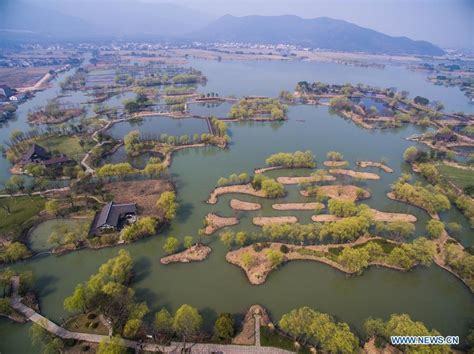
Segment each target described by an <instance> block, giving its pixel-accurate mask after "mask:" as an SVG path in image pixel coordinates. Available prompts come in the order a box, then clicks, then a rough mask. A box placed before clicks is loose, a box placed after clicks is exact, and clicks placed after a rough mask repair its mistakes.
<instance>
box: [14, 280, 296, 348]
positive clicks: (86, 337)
mask: <svg viewBox="0 0 474 354" xmlns="http://www.w3.org/2000/svg"><path fill="white" fill-rule="evenodd" d="M11 282H12V290H13V295H12V301H11V306H12V307H13V308H14V309H15V310H16V311H18V312H20V313H22V314H23V315H24V316H25V317H26V318H27V319H28V320H29V321H31V322H34V323H36V324H38V325H39V326H41V327H43V328H44V329H46V330H47V331H48V332H50V333H52V334H54V335H56V336H58V337H60V338H63V339H76V340H79V341H84V342H89V343H100V342H103V341H108V340H110V337H109V336H105V335H100V334H90V333H79V332H71V331H68V330H67V329H65V328H63V327H61V326H59V325H57V324H56V323H54V322H52V321H50V320H49V319H47V318H46V317H44V316H42V315H40V314H39V313H37V312H36V311H35V310H33V309H32V308H30V307H28V306H26V305H25V304H23V303H22V302H21V300H22V298H21V297H20V296H19V295H18V289H19V285H20V278H19V277H18V276H14V277H12V279H11ZM257 327H258V328H257ZM257 329H258V330H257ZM255 331H256V338H255V343H256V346H250V345H249V346H244V345H227V344H208V343H186V348H188V349H190V352H191V353H203V354H204V353H218V352H221V353H230V354H233V353H235V354H238V353H256V354H280V353H281V354H287V353H292V352H290V351H287V350H283V349H279V348H273V347H261V346H260V318H259V316H258V317H257V316H256V317H255ZM122 344H123V345H124V346H126V347H128V348H132V349H135V351H137V352H139V351H140V350H141V351H147V352H164V353H181V352H182V349H183V344H182V343H178V342H171V345H169V346H162V345H158V344H154V343H141V342H137V341H133V340H128V339H122Z"/></svg>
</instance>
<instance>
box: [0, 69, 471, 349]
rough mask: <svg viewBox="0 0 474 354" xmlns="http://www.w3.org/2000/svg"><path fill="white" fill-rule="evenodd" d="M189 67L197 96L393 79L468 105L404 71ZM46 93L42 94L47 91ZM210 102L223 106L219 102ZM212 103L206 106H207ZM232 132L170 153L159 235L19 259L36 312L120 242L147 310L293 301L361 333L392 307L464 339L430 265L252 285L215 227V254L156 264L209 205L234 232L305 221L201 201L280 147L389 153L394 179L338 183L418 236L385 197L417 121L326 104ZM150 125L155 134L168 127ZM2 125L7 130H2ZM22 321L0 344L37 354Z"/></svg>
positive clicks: (55, 309)
mask: <svg viewBox="0 0 474 354" xmlns="http://www.w3.org/2000/svg"><path fill="white" fill-rule="evenodd" d="M191 64H192V65H193V66H195V67H197V68H198V69H200V70H203V73H204V74H205V75H206V76H207V77H208V79H209V81H208V83H207V86H206V87H203V88H201V90H202V92H210V91H214V92H218V93H219V94H220V95H221V96H223V95H228V94H236V95H239V96H240V95H247V94H256V95H272V96H274V95H276V94H278V92H279V91H280V90H281V89H291V88H293V87H294V84H295V83H296V82H297V81H299V80H302V79H306V80H320V81H327V82H330V83H340V82H348V81H351V82H364V83H368V84H372V85H377V86H381V87H386V86H397V87H398V88H399V89H405V90H408V91H411V93H412V94H422V95H424V96H427V97H429V98H430V99H439V98H440V97H439V98H438V96H441V95H444V100H443V101H444V102H445V104H446V106H447V107H449V109H453V110H463V109H464V110H466V111H467V109H466V108H469V107H468V106H467V104H466V99H465V97H464V96H463V95H462V93H460V92H458V91H457V90H456V89H451V88H444V87H436V86H431V85H430V84H429V83H427V82H425V81H424V78H423V77H422V76H420V75H419V74H417V73H413V72H408V71H405V70H403V69H401V68H390V67H388V68H386V69H385V70H377V69H370V68H369V69H363V68H357V67H347V66H339V65H333V64H315V63H303V62H295V63H280V62H221V63H218V62H213V61H192V62H191ZM390 79H393V80H392V81H390ZM47 92H48V91H46V92H45V93H43V94H44V95H47ZM442 93H443V94H442ZM37 98H38V97H37ZM206 109H207V108H206ZM215 109H217V110H219V109H220V107H217V108H215ZM210 110H211V113H212V108H211V109H210ZM221 113H223V112H219V115H220V114H221ZM162 121H163V118H162V117H156V118H155V117H153V118H150V119H149V120H147V122H148V123H147V124H149V127H150V129H152V127H158V126H159V125H160V124H161V123H160V122H162ZM18 124H19V123H18ZM127 124H129V123H127ZM173 124H175V123H174V121H173ZM123 126H124V127H126V128H120V127H119V126H117V127H119V128H117V130H116V131H115V134H117V136H118V135H119V134H125V133H126V132H128V131H129V130H131V129H136V128H135V127H133V128H132V127H130V124H129V127H127V125H126V124H124V125H123ZM172 128H173V126H171V129H172ZM229 128H230V135H231V144H230V146H229V148H228V149H225V150H222V149H218V148H215V147H209V148H201V149H194V150H183V151H180V152H178V153H177V154H176V155H174V158H173V164H172V166H171V168H170V172H171V175H172V178H173V180H174V182H175V183H176V187H177V191H178V199H179V203H180V208H179V212H178V216H177V219H176V220H175V221H174V222H173V223H172V224H171V225H170V227H169V228H168V229H166V230H164V232H162V233H160V234H159V235H157V236H154V237H150V238H148V239H145V240H141V241H139V242H136V243H134V244H131V245H127V246H121V247H115V248H107V249H102V250H96V251H92V250H82V251H78V252H74V253H70V254H67V255H64V256H61V257H54V256H44V257H38V258H34V259H31V260H29V261H27V262H24V263H20V264H16V265H15V266H14V267H13V268H17V269H31V270H33V271H34V274H35V277H36V281H35V287H36V291H37V292H38V295H39V297H40V300H41V310H42V313H44V314H45V315H46V316H47V317H49V318H51V319H52V320H55V321H61V319H62V318H66V317H67V316H68V313H66V312H65V311H64V310H63V308H62V303H63V301H64V298H65V297H67V296H68V295H70V294H71V293H72V291H73V290H74V287H75V286H76V285H77V284H78V283H79V282H82V281H85V280H87V279H88V278H89V276H90V275H91V274H93V273H95V272H96V271H97V269H98V267H99V266H100V265H101V264H102V263H104V262H105V261H107V260H108V259H109V258H110V257H113V256H115V255H116V254H117V252H118V250H119V249H120V248H125V249H127V250H128V251H129V252H130V253H131V255H132V257H133V259H134V262H135V271H136V277H135V281H134V283H133V287H134V289H135V290H136V294H137V297H138V299H139V300H143V301H147V303H148V306H149V307H150V309H151V310H152V312H154V311H157V310H158V309H159V308H160V307H162V306H167V307H168V309H169V310H172V311H174V310H176V309H177V308H178V307H179V306H180V305H181V304H183V303H188V304H190V305H192V306H195V307H197V308H199V309H200V310H201V311H202V313H203V315H204V318H205V321H206V324H207V325H208V326H210V324H211V323H212V321H213V320H214V319H215V317H216V316H217V314H218V313H220V312H230V313H235V314H241V313H243V312H244V311H245V310H246V308H247V307H248V306H250V305H252V304H255V303H259V304H261V305H263V306H265V307H266V308H267V309H268V310H269V312H270V314H271V315H272V317H273V318H274V319H275V320H278V319H279V317H280V316H281V315H282V314H283V313H285V312H287V311H289V310H291V309H293V308H296V307H298V306H303V305H307V306H311V307H314V308H315V309H318V310H320V311H323V312H327V313H330V314H332V315H334V316H336V317H337V318H338V319H339V320H342V321H346V322H348V323H349V324H350V325H351V326H352V327H353V328H354V329H355V330H356V331H359V332H360V331H361V326H362V323H363V321H364V320H365V319H366V318H367V317H370V316H379V317H383V318H387V317H388V316H389V315H390V314H391V313H408V314H410V316H411V317H412V318H413V319H415V320H418V321H423V322H424V323H425V324H426V325H427V326H428V327H430V328H436V329H438V330H439V331H440V332H441V333H442V334H443V335H460V336H465V334H466V332H467V330H468V325H469V324H470V323H472V321H473V320H474V302H473V297H472V294H471V293H470V292H469V291H468V289H467V288H466V287H465V286H464V285H463V284H462V283H461V282H460V281H459V280H458V279H456V278H455V277H453V276H452V275H451V274H449V273H447V272H446V271H444V270H442V269H440V268H438V267H436V266H431V267H428V268H416V269H415V270H413V271H411V272H408V273H401V272H397V271H394V270H389V269H384V268H371V269H369V270H367V271H365V272H364V274H363V275H361V276H354V277H348V276H346V275H345V274H343V273H341V272H339V271H336V270H334V269H332V268H331V267H329V266H326V265H323V264H319V263H315V262H292V263H289V264H286V265H284V266H283V267H281V269H279V270H277V271H275V272H273V273H271V274H270V275H269V277H268V279H267V281H266V283H265V284H263V285H260V286H252V285H250V284H249V282H248V281H247V279H246V277H245V274H244V273H243V272H242V271H241V270H240V269H239V268H238V267H236V266H233V265H231V264H229V263H227V262H226V261H225V258H224V257H225V252H226V249H225V247H224V246H223V244H222V243H221V242H220V241H219V240H218V236H217V234H218V233H216V234H215V235H212V236H206V237H204V238H203V240H204V242H205V243H207V244H209V245H210V247H211V248H212V249H213V252H212V253H211V255H210V257H209V259H207V260H206V261H204V262H199V263H192V264H177V265H167V266H164V265H162V264H160V262H159V260H160V257H162V256H163V255H164V252H163V250H162V247H163V243H164V239H165V238H166V237H167V236H170V235H172V236H175V237H177V238H179V239H181V240H182V239H183V238H184V236H187V235H192V236H193V237H194V238H195V239H197V238H198V234H197V231H198V229H199V228H200V227H201V226H202V220H203V219H204V217H205V215H206V214H207V213H209V212H218V213H219V214H220V215H222V216H231V215H237V216H238V217H239V218H240V219H241V223H240V225H239V226H236V227H234V228H233V229H234V230H245V231H247V232H258V231H259V230H260V229H259V228H258V227H256V226H254V225H252V224H251V219H252V217H254V216H259V215H262V216H263V215H295V216H297V217H298V218H299V219H300V222H301V223H306V222H309V217H310V215H311V212H308V211H300V212H291V211H286V212H282V211H275V210H273V209H271V204H273V203H275V202H278V200H276V201H269V200H263V201H262V200H260V199H257V198H254V197H249V196H239V198H240V199H242V200H248V201H258V202H260V203H262V205H263V208H262V209H261V210H259V211H256V212H234V211H233V210H232V209H230V207H229V201H230V199H231V198H232V196H224V197H221V198H220V199H219V202H218V203H217V204H216V205H208V204H206V203H204V201H205V200H206V199H207V197H208V194H209V192H210V191H211V190H212V188H213V187H214V186H215V183H216V181H217V180H218V178H219V177H222V176H225V177H227V176H229V175H230V174H232V173H240V172H247V173H252V171H253V169H254V168H256V167H262V166H264V164H265V158H266V157H268V156H269V155H271V154H273V153H275V152H280V151H295V150H311V151H312V152H313V153H314V154H315V155H316V159H317V162H318V165H319V166H318V167H321V166H322V161H324V160H325V156H326V153H327V152H328V151H330V150H336V151H340V152H341V153H342V154H343V155H344V158H345V159H346V160H348V161H349V163H350V167H351V168H354V167H355V162H356V161H357V160H362V159H364V160H365V159H367V160H374V161H380V160H381V159H382V158H385V159H386V160H387V161H388V162H387V164H388V165H389V166H390V167H392V168H393V169H394V173H393V174H386V173H384V172H382V171H379V170H375V169H367V171H373V172H376V173H379V174H380V175H381V179H380V180H379V181H370V182H354V181H352V180H351V179H346V181H348V182H350V183H356V184H358V185H360V186H361V187H364V188H367V189H369V190H370V191H371V193H372V198H370V199H368V200H366V201H365V202H366V203H367V204H369V205H370V206H372V207H374V208H377V209H379V210H382V211H394V212H406V213H412V214H414V215H416V217H417V218H418V220H419V221H418V223H417V232H416V236H415V237H419V236H421V235H423V233H424V227H425V223H426V221H427V220H428V216H427V215H426V213H425V212H424V211H422V210H420V209H418V208H416V207H412V206H407V205H405V204H402V203H398V202H394V201H391V200H389V199H388V198H386V197H385V194H386V193H387V192H388V191H389V190H390V184H391V183H393V182H394V181H395V180H396V179H397V178H398V176H399V175H400V173H402V172H407V171H409V166H408V165H406V164H405V163H404V162H403V160H402V154H403V151H404V150H405V149H406V148H407V147H408V146H410V145H412V144H413V143H412V142H409V141H406V140H405V139H404V138H405V137H407V136H410V135H412V134H419V133H422V132H423V131H424V130H423V128H420V127H414V126H409V125H404V126H403V127H401V128H398V129H390V130H389V129H386V130H374V131H369V130H364V129H361V128H359V127H357V126H356V125H354V124H353V123H352V122H350V121H346V120H344V119H341V118H340V117H338V116H335V115H331V114H330V113H329V112H328V110H327V108H326V107H322V106H319V107H314V106H295V107H290V109H289V120H288V121H287V122H275V123H252V122H246V123H230V124H229ZM121 129H123V130H121ZM156 129H157V131H160V133H161V132H163V133H167V134H173V133H172V132H168V131H161V129H159V128H156ZM1 132H2V133H4V132H3V129H2V131H1ZM7 136H8V134H7ZM296 173H300V174H308V173H309V171H307V170H306V171H305V170H302V171H273V172H272V173H270V174H269V175H271V176H278V175H293V174H296ZM287 190H288V196H287V197H286V198H285V199H284V201H285V202H287V201H304V200H308V199H306V198H304V197H302V196H301V195H299V193H298V187H297V186H290V187H288V188H287ZM442 218H443V220H449V221H452V220H455V221H458V220H460V221H461V222H462V223H463V225H464V229H463V233H461V235H459V236H457V237H458V239H459V240H460V241H461V242H462V243H463V244H464V245H465V246H469V245H472V244H473V237H472V234H471V233H470V231H469V229H468V228H467V227H466V226H467V224H466V221H465V219H464V217H463V216H462V215H461V214H460V213H459V212H458V211H456V210H454V209H453V210H451V211H450V212H449V213H445V214H443V215H442ZM28 327H29V325H17V324H12V323H11V322H8V321H6V320H4V319H0V333H2V340H1V341H0V351H1V352H5V353H25V352H28V353H29V352H33V353H34V352H37V349H33V348H32V347H31V344H30V342H29V340H26V339H25V338H26V336H27V331H28ZM3 338H7V339H8V340H3Z"/></svg>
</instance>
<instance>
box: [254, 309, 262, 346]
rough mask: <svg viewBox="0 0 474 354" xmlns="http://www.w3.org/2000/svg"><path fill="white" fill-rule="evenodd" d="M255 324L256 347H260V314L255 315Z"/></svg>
mask: <svg viewBox="0 0 474 354" xmlns="http://www.w3.org/2000/svg"><path fill="white" fill-rule="evenodd" d="M253 318H254V322H255V346H256V347H260V318H261V316H260V314H258V313H254V314H253Z"/></svg>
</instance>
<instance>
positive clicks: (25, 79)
mask: <svg viewBox="0 0 474 354" xmlns="http://www.w3.org/2000/svg"><path fill="white" fill-rule="evenodd" d="M59 67H60V66H59V65H56V66H37V67H30V68H0V82H1V83H2V84H5V85H8V86H10V87H14V88H19V87H26V86H33V85H34V84H35V83H36V82H37V81H38V80H40V79H41V78H42V77H43V76H44V75H45V74H46V73H47V72H48V71H50V70H56V69H58V68H59Z"/></svg>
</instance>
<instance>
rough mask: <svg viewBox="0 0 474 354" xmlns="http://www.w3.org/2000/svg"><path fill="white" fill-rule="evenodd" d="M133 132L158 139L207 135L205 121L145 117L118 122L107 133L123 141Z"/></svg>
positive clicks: (207, 130)
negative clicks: (170, 136)
mask: <svg viewBox="0 0 474 354" xmlns="http://www.w3.org/2000/svg"><path fill="white" fill-rule="evenodd" d="M133 130H138V131H140V133H142V134H152V135H154V136H157V137H159V136H160V135H161V134H167V135H173V136H181V135H189V136H190V137H192V136H193V134H199V135H200V134H202V133H209V129H208V127H207V123H206V120H204V119H198V118H180V119H177V118H171V117H164V116H153V117H146V118H143V119H139V120H134V121H127V122H120V123H117V124H115V125H113V126H112V127H111V128H110V129H109V130H108V131H107V133H109V134H110V135H111V136H113V137H114V138H116V139H123V137H124V136H125V135H127V134H128V133H129V132H131V131H133Z"/></svg>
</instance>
